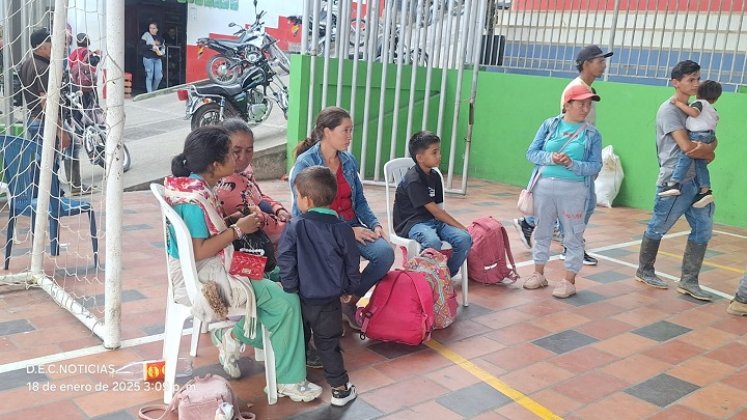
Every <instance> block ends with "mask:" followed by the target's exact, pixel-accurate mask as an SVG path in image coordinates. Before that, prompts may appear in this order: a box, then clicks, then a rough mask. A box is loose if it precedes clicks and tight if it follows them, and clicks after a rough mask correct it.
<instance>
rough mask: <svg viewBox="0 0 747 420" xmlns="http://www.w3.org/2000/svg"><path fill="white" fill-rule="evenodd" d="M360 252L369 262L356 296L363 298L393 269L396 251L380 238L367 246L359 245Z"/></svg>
mask: <svg viewBox="0 0 747 420" xmlns="http://www.w3.org/2000/svg"><path fill="white" fill-rule="evenodd" d="M358 251H359V252H360V253H361V257H363V258H365V259H366V260H368V265H367V266H366V268H364V269H363V272H361V283H360V285H359V286H358V290H356V291H355V294H356V296H363V295H365V294H366V292H367V291H368V289H370V288H372V287H373V285H375V284H376V283H377V282H378V281H379V280H381V279H382V278H383V277H384V276H385V275H386V273H388V272H389V269H390V268H392V264H394V250H393V249H392V246H391V245H390V244H389V242H387V241H386V240H385V239H384V238H379V239H377V240H375V241H373V242H366V244H365V245H362V244H361V243H358Z"/></svg>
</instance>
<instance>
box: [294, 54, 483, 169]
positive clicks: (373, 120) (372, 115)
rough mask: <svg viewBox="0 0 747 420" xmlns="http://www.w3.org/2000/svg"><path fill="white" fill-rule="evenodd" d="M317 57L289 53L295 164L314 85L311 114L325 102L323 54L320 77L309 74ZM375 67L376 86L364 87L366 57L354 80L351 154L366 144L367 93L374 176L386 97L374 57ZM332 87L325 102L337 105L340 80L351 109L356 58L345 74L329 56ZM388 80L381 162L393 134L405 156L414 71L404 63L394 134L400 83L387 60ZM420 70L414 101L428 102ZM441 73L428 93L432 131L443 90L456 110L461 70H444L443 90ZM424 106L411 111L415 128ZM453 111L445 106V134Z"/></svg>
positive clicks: (460, 146)
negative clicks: (353, 80) (397, 87)
mask: <svg viewBox="0 0 747 420" xmlns="http://www.w3.org/2000/svg"><path fill="white" fill-rule="evenodd" d="M313 63H314V60H313V59H312V58H311V57H309V56H300V55H296V54H294V55H293V56H292V57H291V67H292V71H291V79H290V85H289V89H290V92H291V93H292V94H291V97H290V112H289V115H288V146H287V147H288V156H289V159H288V166H289V167H290V166H292V165H293V162H294V160H295V159H294V158H293V156H294V155H293V151H294V150H295V147H296V145H297V144H298V142H299V141H300V140H303V139H304V138H305V137H306V136H307V135H308V133H306V126H307V116H308V108H307V103H308V100H309V95H310V92H311V90H312V89H314V102H315V103H316V104H317V105H316V107H315V109H314V112H313V114H312V115H314V118H316V114H317V113H318V112H319V111H320V110H321V109H322V108H324V106H322V104H321V89H322V69H323V66H324V61H323V59H321V58H319V59H317V60H316V65H317V68H316V74H315V79H316V83H312V81H311V79H310V74H311V66H312V64H313ZM371 66H372V67H373V73H372V87H371V90H370V91H369V92H366V90H365V84H366V79H365V77H366V76H365V75H366V72H367V65H366V63H359V68H358V79H357V81H356V86H357V95H356V109H355V115H353V119H354V120H355V127H354V132H353V154H355V156H356V157H358V158H359V159H360V157H361V155H362V153H361V148H362V144H363V134H364V133H363V120H364V118H365V115H366V114H365V113H364V106H365V100H366V98H368V100H369V110H370V111H369V116H368V120H369V127H368V139H367V141H366V144H367V146H366V163H365V165H366V167H365V169H366V176H367V177H371V176H373V171H374V163H375V158H376V147H375V143H376V136H377V133H378V122H377V120H378V115H379V104H380V103H381V100H382V95H381V81H382V77H381V75H382V71H381V64H379V63H373V64H371ZM330 69H332V70H331V73H330V81H329V83H330V89H329V93H328V98H327V103H326V104H325V106H329V105H334V104H335V101H336V98H337V89H338V87H339V86H342V89H343V95H342V97H343V101H342V104H341V106H342V107H343V108H345V109H348V110H350V97H351V90H352V88H353V86H352V79H353V66H352V61H347V60H346V63H345V66H344V70H343V74H342V77H339V78H338V77H337V60H336V59H330ZM387 72H388V74H387V85H386V91H385V95H384V98H383V100H384V101H385V107H384V110H385V111H384V113H385V115H386V119H385V121H384V124H383V126H382V127H383V132H384V136H383V144H382V147H381V152H380V155H379V156H380V161H381V166H382V167H383V164H384V163H385V162H386V161H388V160H389V153H390V148H391V140H392V138H393V137H394V138H395V139H396V150H397V152H396V156H404V147H405V145H406V143H407V138H406V137H407V118H408V115H407V108H408V104H409V101H410V81H411V75H412V69H411V67H410V66H404V67H403V72H402V81H401V86H400V91H401V93H400V106H399V109H398V110H397V111H396V112H397V114H398V122H397V132H396V133H397V134H396V135H395V136H393V135H392V125H393V119H394V113H395V110H394V96H395V88H396V72H397V68H396V66H393V65H389V66H387ZM418 72H419V74H418V76H417V78H416V85H415V99H414V101H415V103H417V104H420V105H421V106H422V105H423V104H424V103H425V100H426V99H425V69H418ZM466 73H467V72H465V82H464V83H463V91H462V95H461V96H462V102H461V103H463V104H467V102H468V100H469V87H470V84H471V73H470V74H469V75H467V74H466ZM441 77H442V71H441V70H438V69H434V71H433V74H432V82H431V92H430V95H429V97H428V101H430V105H429V112H428V120H427V123H426V129H428V130H431V131H436V130H437V128H436V125H437V121H438V104H439V102H440V101H441V96H442V94H443V96H444V102H445V103H446V104H448V106H447V109H449V110H453V107H454V103H455V90H456V80H457V74H456V72H455V71H449V72H448V73H447V75H446V77H447V79H446V88H445V89H444V91H443V92H441V91H440V88H441ZM423 110H424V106H422V107H421V108H416V111H415V112H414V113H413V121H414V124H413V127H414V128H413V132H416V131H419V130H420V129H421V128H422V126H421V125H422V121H423ZM468 112H469V109H468V105H464V106H462V108H461V110H460V124H458V125H459V128H458V129H457V135H456V138H457V139H462V140H460V141H459V142H458V143H457V156H459V161H458V162H457V163H456V165H455V167H459V168H461V165H462V159H463V154H464V141H463V139H464V137H465V135H466V132H467V124H466V121H467V115H468ZM452 115H453V112H447V113H446V114H445V117H444V122H443V127H442V131H441V132H442V133H443V135H442V138H447V137H449V136H450V134H451V129H452V124H451V121H452V118H451V116H452ZM461 121H465V123H464V124H461ZM449 147H450V143H449V142H448V141H444V143H443V144H442V148H445V149H446V150H448V148H449ZM442 166H443V167H444V168H446V167H447V163H446V162H443V164H442ZM379 175H380V176H381V177H382V179H383V172H380V174H379Z"/></svg>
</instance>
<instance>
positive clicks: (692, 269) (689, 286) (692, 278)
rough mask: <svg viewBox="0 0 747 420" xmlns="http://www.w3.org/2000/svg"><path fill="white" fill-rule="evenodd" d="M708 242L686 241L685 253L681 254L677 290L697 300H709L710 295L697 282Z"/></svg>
mask: <svg viewBox="0 0 747 420" xmlns="http://www.w3.org/2000/svg"><path fill="white" fill-rule="evenodd" d="M707 247H708V244H704V245H699V244H696V243H695V242H691V241H687V246H686V247H685V255H683V256H682V278H681V279H680V284H679V285H677V291H678V292H680V293H684V294H688V295H690V296H692V297H694V298H695V299H698V300H706V301H710V300H711V299H712V298H711V295H710V294H709V293H708V292H706V291H704V290H703V289H701V288H700V285H699V284H698V274H699V273H700V267H701V266H703V258H704V257H705V252H706V248H707Z"/></svg>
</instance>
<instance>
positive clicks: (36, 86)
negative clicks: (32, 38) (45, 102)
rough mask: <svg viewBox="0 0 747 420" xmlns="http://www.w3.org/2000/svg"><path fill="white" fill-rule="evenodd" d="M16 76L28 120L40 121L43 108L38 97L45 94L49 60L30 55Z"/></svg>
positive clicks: (42, 115)
mask: <svg viewBox="0 0 747 420" xmlns="http://www.w3.org/2000/svg"><path fill="white" fill-rule="evenodd" d="M18 76H19V78H20V79H21V83H22V84H23V87H24V89H23V95H24V97H25V98H26V106H27V107H28V111H29V119H42V118H43V117H44V108H43V107H42V104H41V100H40V99H39V97H40V96H41V95H42V94H43V93H47V84H48V83H49V59H48V58H45V57H42V56H40V55H36V54H31V57H29V58H27V59H26V60H25V61H24V62H23V63H21V67H20V69H19V72H18Z"/></svg>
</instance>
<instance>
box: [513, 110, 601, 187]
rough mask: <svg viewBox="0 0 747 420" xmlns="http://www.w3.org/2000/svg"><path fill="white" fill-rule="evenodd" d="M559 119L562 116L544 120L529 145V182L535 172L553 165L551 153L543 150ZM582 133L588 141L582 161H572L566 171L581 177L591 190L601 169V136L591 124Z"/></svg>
mask: <svg viewBox="0 0 747 420" xmlns="http://www.w3.org/2000/svg"><path fill="white" fill-rule="evenodd" d="M561 118H563V115H562V114H561V115H558V116H556V117H552V118H548V119H546V120H545V121H544V122H543V123H542V125H541V126H540V128H539V130H537V134H536V135H535V136H534V140H532V143H531V144H530V145H529V150H527V160H528V161H530V162H532V163H534V170H533V171H532V176H531V177H530V178H529V179H530V180H531V179H534V177H535V176H536V174H537V172H538V171H539V170H540V169H541V168H542V167H543V166H546V165H552V164H553V161H552V152H546V151H545V150H544V149H545V142H547V140H548V139H549V138H550V136H551V135H552V134H553V133H555V130H556V129H557V128H558V124H559V123H560V119H561ZM584 131H585V134H586V138H587V139H589V141H587V142H586V145H585V148H584V159H583V160H574V161H573V163H572V164H571V166H569V167H568V169H569V170H570V171H571V172H573V173H574V174H576V175H579V176H583V177H584V185H586V187H587V188H591V187H592V186H593V185H594V179H596V177H597V174H599V171H600V170H601V169H602V135H601V134H599V130H597V129H596V127H594V126H593V125H591V124H587V125H586V128H585V129H584Z"/></svg>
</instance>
